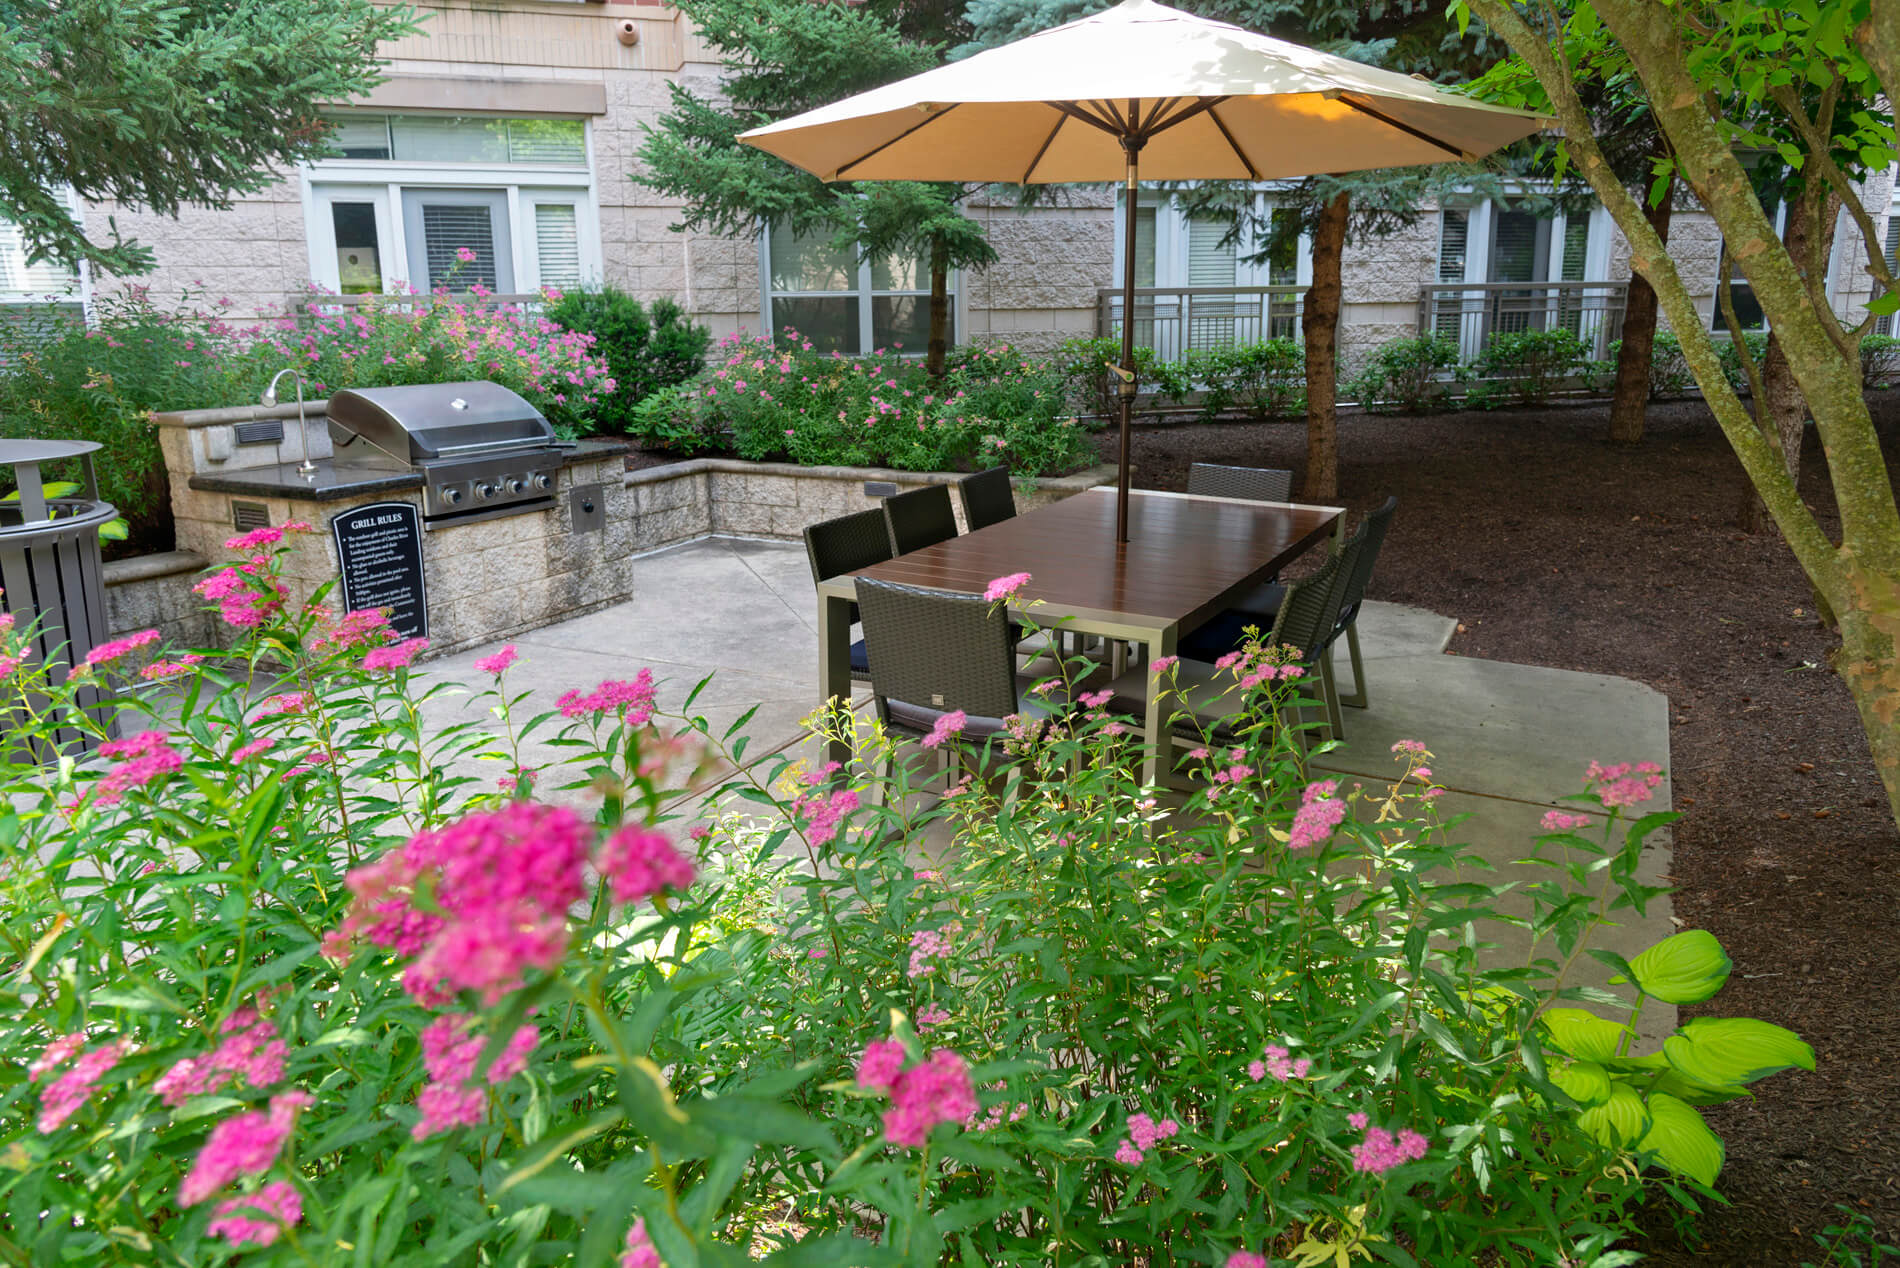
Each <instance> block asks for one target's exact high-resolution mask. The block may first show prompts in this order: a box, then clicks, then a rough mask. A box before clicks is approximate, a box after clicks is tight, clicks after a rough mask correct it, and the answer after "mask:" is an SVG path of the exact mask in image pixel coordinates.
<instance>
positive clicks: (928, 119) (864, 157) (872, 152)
mask: <svg viewBox="0 0 1900 1268" xmlns="http://www.w3.org/2000/svg"><path fill="white" fill-rule="evenodd" d="M957 104H958V103H956V102H954V101H953V102H951V103H950V104H949V105H947V106H945V107H944V108H943V109H941V110H936V111H932V112H931V113H930V114H929V115H927V116H925V118H924V119H923V121H922V122H920V123H913V124H911V125H910V126H909V127H908V128H905V129H904V130H903V131H902V132H899V133H898V134H897V135H896V136H894V137H892V138H891V139H890V140H888V141H885V142H884V143H882V144H881V145H878V146H875V147H874V148H872V149H869V150H866V151H865V152H864V153H862V154H860V155H858V156H857V157H856V158H854V159H852V160H851V161H850V162H849V163H846V164H844V165H842V166H841V167H839V168H838V171H837V174H838V175H839V176H843V175H844V174H845V173H846V172H848V171H850V170H851V169H852V168H854V167H856V166H857V165H858V164H860V163H863V162H866V161H868V160H870V159H872V158H875V157H876V156H877V155H879V154H882V153H883V152H884V151H885V150H888V149H889V148H890V147H891V146H893V145H896V144H897V143H898V142H899V141H902V140H903V139H904V138H905V137H907V136H909V135H910V134H911V133H913V132H915V131H917V130H918V129H919V128H923V127H928V126H929V125H930V124H933V123H935V122H936V121H937V120H939V119H941V118H943V117H944V116H945V115H947V114H949V113H950V112H951V111H952V110H955V109H956V108H957Z"/></svg>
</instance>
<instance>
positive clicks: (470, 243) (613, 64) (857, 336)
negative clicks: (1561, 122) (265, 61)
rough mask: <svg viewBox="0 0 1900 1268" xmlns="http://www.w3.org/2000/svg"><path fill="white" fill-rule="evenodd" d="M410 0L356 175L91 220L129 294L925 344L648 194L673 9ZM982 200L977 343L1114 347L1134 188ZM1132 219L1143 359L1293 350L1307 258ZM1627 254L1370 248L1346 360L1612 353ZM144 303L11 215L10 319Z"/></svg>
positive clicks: (1854, 269)
mask: <svg viewBox="0 0 1900 1268" xmlns="http://www.w3.org/2000/svg"><path fill="white" fill-rule="evenodd" d="M414 7H415V8H416V9H417V10H418V12H419V13H420V15H421V17H422V24H421V31H420V32H419V33H418V34H415V35H412V36H409V37H406V38H404V39H402V40H399V41H397V42H395V43H393V44H392V45H390V46H389V47H388V50H387V51H388V75H389V78H388V80H387V81H386V82H385V83H384V84H382V85H380V86H379V87H378V88H377V89H375V90H374V91H373V92H371V93H370V94H369V95H368V96H367V97H366V98H364V99H362V100H360V101H354V102H351V103H349V104H348V105H347V106H339V107H338V108H337V109H336V110H335V111H334V112H333V118H334V120H335V122H336V124H337V134H336V135H337V145H338V149H339V151H340V152H339V154H338V156H337V157H335V158H329V159H325V160H322V161H320V162H317V163H313V164H310V165H308V166H307V167H305V168H303V169H302V170H299V171H296V172H292V173H287V174H285V175H284V176H283V177H282V178H281V179H279V180H277V181H276V182H274V183H273V184H272V185H271V186H270V187H269V188H267V189H265V190H263V191H262V192H260V193H258V194H255V195H252V196H248V197H245V198H242V199H239V200H238V201H237V202H236V204H235V205H234V206H233V207H231V208H230V209H228V210H223V211H212V210H205V209H188V210H186V211H185V212H184V213H183V214H182V215H181V216H179V217H178V218H177V219H171V218H167V217H162V216H156V215H152V214H150V213H146V212H141V211H137V210H134V209H130V208H125V207H117V206H112V205H109V204H108V205H95V206H87V207H85V208H83V209H82V210H83V213H84V215H85V216H86V218H87V219H88V221H92V220H94V219H95V218H96V219H97V221H98V222H99V223H103V222H104V220H105V218H107V217H112V218H113V219H114V221H115V222H116V224H117V226H118V228H119V229H120V231H121V232H123V233H125V234H127V235H128V236H131V237H135V238H137V239H139V240H141V241H143V242H146V243H148V244H150V245H152V246H153V247H154V248H155V249H156V253H157V261H158V264H157V268H156V270H155V271H154V272H153V273H152V274H149V275H146V276H144V277H140V278H136V279H131V280H132V282H134V283H135V284H138V285H146V286H149V287H150V288H151V292H152V294H153V296H154V297H155V298H156V299H157V300H158V301H159V302H161V303H165V302H175V301H176V300H178V299H180V298H181V297H183V298H186V299H187V302H191V303H197V304H220V305H222V306H224V307H226V308H228V309H229V310H230V311H231V313H233V314H234V315H235V316H238V317H258V316H267V315H271V314H275V313H280V312H283V311H285V310H286V308H290V307H294V306H296V305H298V304H300V303H301V302H303V298H304V297H305V296H306V295H307V293H308V290H309V288H310V287H312V286H316V287H319V288H321V289H323V290H326V291H332V292H342V293H346V294H348V293H365V292H373V291H393V290H396V289H399V288H401V287H403V286H405V285H407V286H414V287H416V288H418V289H423V290H426V289H429V288H431V287H433V286H439V285H445V284H446V285H450V286H453V287H456V288H458V289H460V288H465V287H466V286H467V285H469V284H470V283H474V282H480V283H482V284H484V285H486V286H487V287H489V288H490V289H492V290H494V291H497V292H499V293H503V294H526V293H532V292H535V291H537V290H539V289H540V288H542V287H543V286H555V287H562V288H566V287H572V286H575V285H584V284H587V283H598V282H602V281H605V282H611V283H613V284H615V285H618V286H621V287H623V288H625V289H627V290H629V291H630V292H632V293H633V294H635V295H636V296H639V297H641V298H648V299H651V298H658V297H662V296H666V297H672V298H675V299H677V300H679V301H680V302H681V303H682V304H683V305H684V306H685V307H686V309H687V310H688V311H689V312H690V313H691V314H693V315H694V317H695V318H697V319H698V320H700V321H702V322H704V323H705V324H707V325H708V326H710V327H711V328H712V329H713V331H714V332H715V333H716V334H724V333H729V332H732V331H740V330H745V331H760V330H764V329H778V328H781V327H783V326H785V325H788V324H789V325H794V326H796V327H798V328H799V329H800V330H801V331H803V332H804V333H805V334H806V335H808V336H809V337H813V338H814V339H816V340H818V341H819V342H821V344H822V345H823V346H826V347H835V348H838V349H839V350H841V351H845V352H858V351H869V350H870V349H872V348H876V347H891V346H895V345H897V344H902V345H904V346H905V347H906V348H917V349H919V350H921V347H922V344H923V332H924V329H925V321H926V319H927V312H926V308H927V305H926V302H925V297H926V293H927V289H928V278H927V275H926V274H925V273H924V272H923V270H921V269H920V268H918V267H917V266H916V265H915V264H914V263H911V262H906V261H894V260H887V261H874V262H870V263H863V262H860V261H858V260H856V259H855V258H854V257H853V256H852V254H851V253H849V252H845V253H838V252H834V251H832V250H830V249H829V247H828V246H827V244H825V243H822V242H810V241H799V240H796V239H794V238H792V237H791V236H790V235H788V234H782V233H772V232H763V233H761V234H759V235H757V236H756V237H751V238H747V239H744V240H735V239H731V238H721V237H716V236H711V235H705V234H695V233H683V232H679V231H676V230H675V229H674V225H675V224H676V222H677V220H678V210H679V209H678V204H677V203H675V202H673V201H671V200H668V199H666V198H663V197H661V196H659V195H657V194H655V193H654V192H653V191H652V190H650V189H648V188H647V187H646V186H644V185H642V184H640V183H639V182H638V180H637V179H636V176H637V171H636V167H637V162H636V159H635V152H636V151H637V149H638V148H639V144H640V141H641V137H642V129H643V128H644V127H646V126H649V125H651V124H652V123H654V122H655V121H656V120H657V119H658V118H659V117H660V115H661V114H662V113H663V112H664V110H665V109H666V106H667V100H668V92H667V85H668V84H669V83H672V82H678V83H682V84H685V85H687V86H689V87H692V88H694V89H696V90H698V91H702V92H710V91H712V90H713V89H714V88H715V87H716V84H717V77H718V66H717V62H716V59H715V57H714V55H713V54H712V52H711V51H710V50H709V49H707V48H706V47H705V46H704V44H703V42H702V41H701V40H700V39H699V38H698V37H697V34H696V33H695V31H694V30H693V28H692V26H691V24H690V23H689V22H687V21H686V19H685V18H684V17H683V16H682V15H681V14H680V13H679V12H678V11H677V10H674V9H672V8H671V7H669V6H666V5H664V4H651V3H620V2H611V3H597V2H592V0H506V2H505V3H500V4H497V3H492V2H486V3H475V2H471V0H419V3H416V4H415V6H414ZM1892 184H1893V182H1892V180H1891V177H1890V176H1889V175H1884V174H1883V176H1882V177H1881V178H1879V179H1878V180H1877V181H1876V182H1874V186H1873V187H1872V188H1870V189H1869V191H1868V194H1869V197H1868V205H1869V207H1870V209H1872V210H1873V211H1874V212H1875V213H1876V217H1877V219H1876V225H1877V226H1878V227H1879V228H1880V230H1881V231H1882V232H1883V233H1885V234H1886V235H1887V242H1886V243H1885V245H1886V247H1887V250H1888V253H1889V257H1890V258H1891V257H1892V254H1893V249H1894V246H1895V233H1894V231H1893V230H1890V229H1889V228H1888V225H1890V224H1891V225H1893V226H1894V227H1895V228H1897V229H1900V205H1890V199H1891V198H1892V194H1893V190H1892ZM1258 197H1259V198H1260V199H1261V200H1262V203H1263V207H1266V206H1270V204H1271V201H1272V198H1273V192H1272V190H1271V188H1270V187H1265V186H1263V187H1262V189H1261V191H1260V193H1259V195H1258ZM968 205H969V210H970V214H971V215H972V216H973V217H975V218H976V219H977V220H979V221H980V222H981V223H982V224H983V225H984V227H985V229H986V231H987V232H988V234H989V236H990V239H991V241H992V243H993V244H994V246H995V248H996V250H997V254H998V257H999V258H998V260H997V262H996V263H995V264H994V265H992V266H991V267H990V268H988V269H986V270H983V271H981V272H973V273H969V274H966V275H963V276H959V277H957V278H956V279H955V282H954V288H955V304H954V309H953V313H954V322H955V327H956V329H955V338H956V340H957V341H958V342H968V341H998V342H1009V343H1014V344H1018V345H1020V346H1023V347H1026V348H1029V349H1032V350H1041V349H1046V348H1049V347H1052V346H1054V345H1055V344H1056V343H1058V342H1060V341H1062V340H1063V339H1066V338H1070V337H1073V336H1077V335H1090V334H1096V333H1107V332H1108V331H1110V330H1112V329H1114V328H1116V324H1117V323H1118V322H1119V320H1120V312H1119V297H1118V295H1117V294H1116V293H1115V292H1116V288H1117V283H1118V281H1119V278H1120V276H1121V274H1120V268H1121V259H1120V252H1121V245H1120V244H1121V242H1122V240H1123V235H1122V232H1121V225H1122V215H1123V214H1124V209H1123V208H1122V207H1121V206H1119V205H1118V202H1117V199H1116V197H1115V194H1114V192H1113V191H1111V190H1108V189H1106V188H1099V187H1098V188H1071V189H1064V190H1060V191H1056V192H1055V193H1054V196H1053V197H1051V198H1049V199H1048V200H1046V201H1045V202H1043V203H1041V204H1039V205H1038V206H1036V207H1034V208H1032V209H1029V210H1020V209H1018V207H1017V206H1016V205H1015V203H1014V201H1013V199H1011V198H1010V197H1009V196H1008V195H1007V194H1004V193H1000V192H999V193H991V192H989V191H979V193H978V194H977V195H976V196H974V197H973V198H972V199H971V200H970V203H969V204H968ZM1135 214H1136V217H1137V225H1136V229H1137V245H1136V252H1137V255H1136V261H1135V264H1136V272H1137V283H1138V285H1139V286H1141V287H1142V288H1143V294H1142V297H1141V299H1140V300H1139V301H1138V304H1137V311H1136V314H1135V316H1136V323H1137V331H1138V334H1139V335H1140V336H1141V337H1142V339H1143V341H1144V342H1148V343H1151V344H1153V345H1154V346H1156V347H1157V348H1158V349H1160V350H1161V351H1162V352H1163V353H1164V355H1171V356H1172V355H1178V354H1179V353H1180V352H1182V351H1184V350H1186V349H1188V348H1192V347H1204V346H1211V345H1212V344H1215V343H1220V342H1226V341H1231V340H1235V339H1255V338H1261V337H1266V336H1271V335H1292V334H1294V333H1296V332H1297V329H1298V309H1299V303H1298V297H1299V293H1300V291H1301V289H1302V288H1303V287H1304V286H1305V285H1306V283H1307V282H1308V281H1309V280H1310V275H1311V258H1310V249H1309V247H1308V244H1306V243H1305V242H1301V243H1300V244H1299V246H1298V248H1297V249H1295V250H1290V251H1285V252H1283V253H1282V254H1281V256H1280V257H1278V258H1275V259H1273V260H1271V261H1269V262H1267V263H1265V264H1257V263H1250V262H1249V261H1248V257H1249V256H1250V255H1252V254H1254V252H1253V251H1252V250H1251V249H1250V246H1251V244H1248V243H1244V242H1243V243H1230V242H1224V241H1223V240H1222V239H1223V236H1224V235H1223V232H1222V229H1221V226H1219V225H1217V224H1213V223H1209V222H1199V221H1194V220H1190V219H1189V218H1188V217H1186V216H1185V215H1184V214H1183V213H1182V212H1181V210H1180V208H1179V207H1178V205H1176V204H1175V203H1174V202H1173V201H1172V200H1171V199H1169V198H1168V197H1167V196H1166V195H1164V194H1159V193H1156V194H1147V193H1144V194H1143V195H1142V196H1141V197H1140V198H1139V199H1138V200H1137V204H1136V210H1135ZM1883 217H1891V219H1885V218H1883ZM1671 252H1672V254H1674V255H1675V256H1676V258H1677V259H1678V261H1679V262H1680V263H1681V265H1682V268H1683V272H1684V276H1685V278H1686V280H1687V281H1688V282H1689V285H1690V288H1691V291H1692V293H1694V295H1695V296H1696V299H1697V303H1698V305H1699V306H1700V307H1701V310H1702V314H1703V319H1704V320H1705V321H1714V320H1715V318H1714V313H1715V293H1716V276H1715V274H1716V266H1717V259H1718V254H1719V235H1717V233H1716V232H1715V230H1714V226H1713V225H1712V223H1711V222H1710V221H1709V220H1708V218H1707V217H1706V216H1704V215H1702V214H1701V213H1699V212H1693V211H1685V212H1681V213H1679V214H1678V215H1677V217H1676V219H1675V223H1674V226H1673V227H1672V231H1671ZM1859 253H1860V246H1859V241H1858V236H1857V233H1856V230H1855V228H1854V226H1853V225H1852V223H1851V222H1849V221H1846V220H1845V219H1843V222H1842V228H1841V230H1840V232H1839V233H1838V234H1837V242H1836V246H1835V251H1834V267H1833V268H1832V269H1831V270H1830V279H1829V285H1830V294H1831V295H1832V296H1833V298H1834V301H1835V307H1836V309H1837V311H1839V312H1841V313H1843V314H1851V313H1852V312H1853V311H1854V310H1855V309H1856V308H1857V307H1858V306H1859V305H1860V304H1861V303H1864V302H1865V300H1866V299H1867V297H1868V292H1869V291H1870V289H1871V279H1870V278H1869V276H1868V275H1867V273H1866V271H1865V268H1864V267H1863V266H1862V265H1861V263H1860V254H1859ZM470 257H472V258H470ZM1628 257H1629V252H1628V246H1627V244H1626V243H1625V242H1624V241H1623V239H1622V236H1621V235H1620V233H1618V232H1617V230H1616V228H1615V226H1614V225H1613V224H1612V223H1611V222H1610V219H1609V217H1608V216H1607V215H1606V214H1605V213H1604V212H1602V211H1601V210H1598V211H1596V212H1594V213H1591V214H1588V215H1580V216H1575V217H1562V216H1560V217H1556V218H1542V217H1538V216H1535V215H1532V214H1530V212H1528V211H1526V210H1520V209H1517V208H1515V207H1513V206H1511V205H1510V204H1508V203H1506V204H1503V205H1500V204H1496V203H1492V202H1487V201H1484V200H1478V199H1471V200H1467V201H1464V202H1461V201H1460V200H1457V199H1450V200H1447V202H1446V204H1445V205H1444V206H1442V207H1433V208H1427V209H1425V210H1424V211H1423V212H1422V213H1421V215H1420V216H1419V217H1418V219H1417V220H1416V221H1415V222H1414V223H1413V224H1412V225H1410V226H1408V227H1406V228H1404V229H1401V230H1399V231H1398V232H1395V233H1392V234H1389V235H1386V236H1384V237H1381V238H1377V239H1374V240H1369V241H1363V242H1355V243H1353V244H1351V245H1350V246H1349V247H1348V248H1347V251H1346V255H1345V258H1344V263H1343V271H1344V283H1345V285H1344V306H1343V311H1342V329H1341V350H1342V356H1343V358H1344V360H1345V362H1346V364H1347V367H1348V368H1349V369H1350V368H1351V367H1353V366H1355V365H1356V364H1358V363H1359V362H1360V361H1361V360H1362V359H1363V358H1364V357H1365V355H1366V354H1367V353H1368V352H1369V351H1370V350H1371V349H1373V348H1376V347H1377V346H1378V345H1380V344H1381V343H1384V342H1385V341H1387V340H1390V339H1392V338H1395V337H1400V336H1406V335H1411V334H1415V333H1417V332H1418V331H1420V330H1421V329H1429V330H1435V331H1437V332H1439V333H1442V334H1445V335H1446V336H1447V337H1450V338H1454V339H1457V340H1458V341H1459V343H1460V344H1461V346H1462V347H1463V348H1464V349H1465V351H1466V352H1467V354H1468V355H1469V354H1473V353H1475V351H1476V348H1477V347H1478V346H1479V345H1480V344H1482V342H1483V341H1484V339H1485V338H1486V337H1488V335H1489V334H1490V333H1492V332H1494V331H1497V330H1505V329H1529V328H1545V327H1547V326H1551V325H1557V324H1561V325H1563V326H1565V327H1567V328H1569V329H1571V330H1573V331H1575V332H1577V333H1579V334H1580V335H1583V336H1584V337H1585V338H1586V339H1587V340H1590V341H1592V342H1593V344H1594V345H1595V346H1596V347H1597V349H1598V352H1599V355H1602V351H1603V350H1604V349H1606V348H1607V344H1608V343H1609V341H1610V340H1611V339H1612V338H1613V337H1614V335H1615V332H1616V325H1617V323H1618V322H1619V321H1620V311H1621V307H1620V306H1621V303H1622V298H1621V297H1622V288H1623V285H1624V284H1625V283H1626V282H1627V280H1628V277H1629V265H1628ZM125 284H126V283H125V282H122V281H119V280H116V279H100V280H98V281H96V282H95V281H94V280H92V279H89V278H86V277H83V276H77V277H66V276H62V275H61V274H60V273H59V272H58V271H57V270H52V269H48V268H47V267H45V266H36V267H34V268H30V269H29V268H27V267H26V266H25V263H24V259H23V255H22V252H21V251H20V249H19V243H18V240H17V237H10V236H9V230H8V229H7V227H6V226H5V225H4V224H0V306H9V305H12V306H18V305H30V304H35V303H43V302H47V299H48V297H49V296H50V297H55V300H54V302H61V303H73V302H84V303H97V302H98V301H100V300H103V299H106V298H107V297H109V296H110V295H111V293H112V292H113V291H114V290H115V289H117V288H119V287H121V286H123V285H125ZM1745 289H1746V288H1745V287H1743V288H1741V291H1742V293H1740V294H1738V303H1740V305H1741V307H1742V308H1743V309H1744V311H1747V310H1748V309H1749V304H1748V301H1747V297H1746V294H1745ZM1755 311H1756V314H1757V316H1758V310H1755Z"/></svg>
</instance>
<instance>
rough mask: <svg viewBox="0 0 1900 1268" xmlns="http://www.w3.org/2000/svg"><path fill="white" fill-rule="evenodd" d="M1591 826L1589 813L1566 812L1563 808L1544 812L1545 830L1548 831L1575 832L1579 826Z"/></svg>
mask: <svg viewBox="0 0 1900 1268" xmlns="http://www.w3.org/2000/svg"><path fill="white" fill-rule="evenodd" d="M1589 826H1590V816H1589V815H1572V814H1565V813H1564V812H1563V811H1561V810H1547V811H1545V812H1544V831H1546V832H1574V831H1576V830H1577V829H1578V828H1587V827H1589Z"/></svg>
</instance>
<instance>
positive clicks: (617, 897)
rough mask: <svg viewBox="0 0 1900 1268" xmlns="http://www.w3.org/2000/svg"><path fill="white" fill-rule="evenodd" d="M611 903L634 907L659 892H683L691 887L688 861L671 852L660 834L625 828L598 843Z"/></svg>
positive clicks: (673, 851)
mask: <svg viewBox="0 0 1900 1268" xmlns="http://www.w3.org/2000/svg"><path fill="white" fill-rule="evenodd" d="M597 866H598V867H599V870H600V873H601V875H602V876H605V877H606V878H607V884H608V886H609V888H611V889H612V891H613V896H614V901H615V902H620V903H638V902H644V901H645V900H647V899H649V898H651V897H653V895H655V894H657V893H659V892H660V891H661V890H662V889H685V888H686V887H687V886H688V885H691V884H692V883H693V876H694V869H693V863H692V860H691V859H688V858H687V857H685V856H684V855H682V854H681V853H680V852H679V851H678V850H676V849H674V848H673V843H672V842H671V841H669V840H667V839H666V836H665V834H664V833H661V832H657V831H655V830H654V829H652V828H646V827H641V826H639V825H637V824H628V825H627V826H626V827H624V828H621V829H619V830H618V831H617V832H615V833H614V834H613V835H612V836H610V837H608V838H607V839H606V840H605V841H604V842H602V843H601V847H600V857H599V859H598V860H597Z"/></svg>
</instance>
